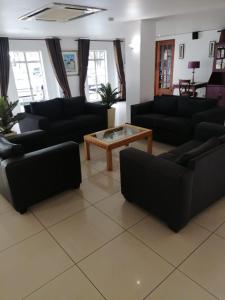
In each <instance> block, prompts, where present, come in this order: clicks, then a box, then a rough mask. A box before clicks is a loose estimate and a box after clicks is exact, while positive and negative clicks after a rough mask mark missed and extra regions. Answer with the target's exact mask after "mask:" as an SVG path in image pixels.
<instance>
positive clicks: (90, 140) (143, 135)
mask: <svg viewBox="0 0 225 300" xmlns="http://www.w3.org/2000/svg"><path fill="white" fill-rule="evenodd" d="M124 125H126V126H128V127H131V128H136V129H139V130H141V131H140V132H138V133H136V134H133V135H130V136H128V137H125V138H121V139H118V140H116V141H114V142H106V141H103V140H100V139H98V138H96V137H95V135H96V132H95V133H92V134H88V135H85V136H84V151H85V158H86V159H87V160H90V159H91V156H90V144H93V145H96V146H98V147H100V148H102V149H105V150H106V161H107V170H108V171H112V169H113V163H112V150H113V149H116V148H119V147H121V146H129V144H130V143H133V142H135V141H138V140H142V139H147V152H148V153H149V154H151V153H152V130H150V129H146V128H142V127H138V126H134V125H130V124H124ZM124 125H121V126H124ZM121 126H118V127H115V129H116V128H119V127H121ZM111 130H112V128H111V129H106V130H103V131H104V132H107V131H111ZM99 132H101V131H99Z"/></svg>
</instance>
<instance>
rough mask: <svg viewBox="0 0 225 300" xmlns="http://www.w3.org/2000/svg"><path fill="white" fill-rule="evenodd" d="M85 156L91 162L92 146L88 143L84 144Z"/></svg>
mask: <svg viewBox="0 0 225 300" xmlns="http://www.w3.org/2000/svg"><path fill="white" fill-rule="evenodd" d="M84 154H85V158H86V159H87V160H90V159H91V157H90V144H89V143H88V142H86V141H85V142H84Z"/></svg>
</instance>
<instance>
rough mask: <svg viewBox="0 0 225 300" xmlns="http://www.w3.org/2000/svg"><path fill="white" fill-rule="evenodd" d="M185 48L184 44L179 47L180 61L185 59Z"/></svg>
mask: <svg viewBox="0 0 225 300" xmlns="http://www.w3.org/2000/svg"><path fill="white" fill-rule="evenodd" d="M184 48H185V45H184V44H180V45H179V59H184Z"/></svg>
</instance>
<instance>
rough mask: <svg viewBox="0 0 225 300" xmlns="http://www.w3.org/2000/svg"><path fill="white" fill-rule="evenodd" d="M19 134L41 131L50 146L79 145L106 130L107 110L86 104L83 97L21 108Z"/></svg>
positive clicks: (97, 105)
mask: <svg viewBox="0 0 225 300" xmlns="http://www.w3.org/2000/svg"><path fill="white" fill-rule="evenodd" d="M19 126H20V130H21V132H26V131H31V130H37V129H41V130H44V131H46V132H47V133H48V138H49V140H52V141H53V143H56V142H61V141H67V140H72V141H75V142H81V141H82V140H83V136H84V135H85V134H88V133H92V132H95V131H99V130H103V129H106V128H107V106H106V105H102V104H99V103H88V102H86V101H85V98H84V97H74V98H70V99H65V98H56V99H52V100H48V101H41V102H33V103H31V104H30V105H27V106H25V114H24V118H23V119H22V120H21V121H20V122H19Z"/></svg>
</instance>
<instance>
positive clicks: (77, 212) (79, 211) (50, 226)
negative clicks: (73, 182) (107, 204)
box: [32, 199, 93, 228]
mask: <svg viewBox="0 0 225 300" xmlns="http://www.w3.org/2000/svg"><path fill="white" fill-rule="evenodd" d="M84 200H85V201H86V202H87V200H86V199H84ZM88 204H89V205H88V206H86V207H83V208H81V209H79V210H78V211H76V212H74V213H72V214H71V215H69V216H67V217H65V218H63V219H61V220H60V221H57V222H55V223H54V224H51V225H49V226H46V225H45V227H46V228H52V227H54V226H55V225H58V224H60V223H61V222H64V221H66V220H67V219H69V218H71V217H73V216H75V215H77V214H79V213H81V212H82V211H84V210H86V209H88V208H90V207H92V206H93V205H92V204H91V203H90V202H88ZM32 213H33V214H34V215H35V217H36V218H37V219H38V221H39V222H40V221H41V220H40V219H39V217H38V216H37V215H36V214H35V212H33V211H32ZM41 224H42V223H41Z"/></svg>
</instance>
